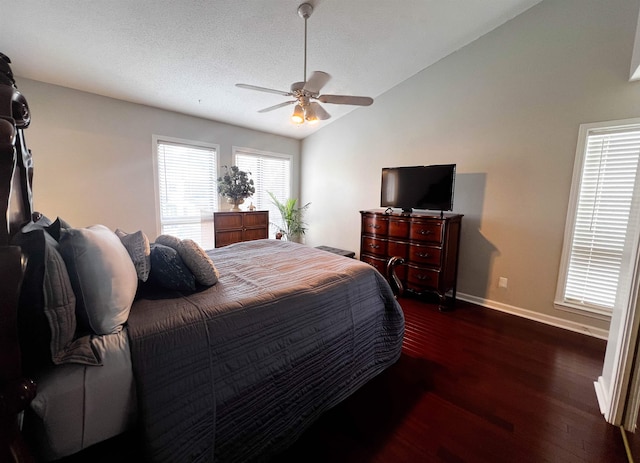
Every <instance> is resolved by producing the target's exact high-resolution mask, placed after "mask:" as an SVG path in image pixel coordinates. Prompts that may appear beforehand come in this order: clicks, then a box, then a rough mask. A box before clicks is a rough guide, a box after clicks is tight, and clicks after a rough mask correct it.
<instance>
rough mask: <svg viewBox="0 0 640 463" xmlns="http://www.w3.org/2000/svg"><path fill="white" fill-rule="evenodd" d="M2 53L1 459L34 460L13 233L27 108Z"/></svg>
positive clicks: (24, 188)
mask: <svg viewBox="0 0 640 463" xmlns="http://www.w3.org/2000/svg"><path fill="white" fill-rule="evenodd" d="M10 62H11V61H10V60H9V58H7V57H6V56H5V55H3V54H2V53H0V210H1V213H0V461H3V462H4V461H8V462H32V461H33V458H32V457H31V455H30V453H29V451H28V449H27V446H26V445H25V444H24V442H23V441H22V437H21V434H20V428H19V421H18V420H19V418H18V417H19V414H20V412H22V411H23V410H24V409H25V408H26V407H27V406H28V405H29V402H31V400H33V397H34V396H35V392H36V386H35V383H33V381H30V380H28V379H26V378H24V377H23V376H22V367H21V355H20V344H19V340H18V322H17V309H18V300H19V297H20V287H21V284H22V278H23V275H24V268H25V264H26V262H25V260H24V257H23V255H22V252H21V250H20V248H19V247H17V246H11V245H10V243H11V237H12V235H13V234H14V233H16V232H18V231H19V229H20V227H21V226H22V225H24V224H25V223H27V222H29V221H30V220H31V215H32V212H33V211H32V199H31V178H30V177H31V173H30V170H31V168H32V166H31V153H30V152H29V150H28V149H27V147H26V145H25V142H24V135H23V133H22V131H23V129H25V128H27V127H28V126H29V122H30V118H29V107H28V105H27V101H26V100H25V98H24V97H23V96H22V95H21V94H20V92H18V90H17V89H16V86H15V81H14V79H13V73H12V72H11V68H10V67H9V63H10Z"/></svg>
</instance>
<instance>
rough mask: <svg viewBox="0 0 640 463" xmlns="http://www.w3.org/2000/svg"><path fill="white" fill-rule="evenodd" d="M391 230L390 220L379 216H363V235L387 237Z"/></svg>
mask: <svg viewBox="0 0 640 463" xmlns="http://www.w3.org/2000/svg"><path fill="white" fill-rule="evenodd" d="M388 230H389V219H388V218H387V217H380V216H377V215H363V216H362V233H366V234H368V235H383V236H386V235H387V231H388Z"/></svg>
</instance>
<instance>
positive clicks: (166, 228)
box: [154, 137, 218, 249]
mask: <svg viewBox="0 0 640 463" xmlns="http://www.w3.org/2000/svg"><path fill="white" fill-rule="evenodd" d="M154 145H155V146H156V165H157V169H156V174H157V194H158V217H159V219H160V224H159V225H160V233H163V234H168V235H174V236H177V237H179V238H182V239H186V238H190V239H192V240H194V241H195V242H196V243H198V244H199V245H200V246H202V247H203V248H204V249H211V248H213V247H214V241H213V240H214V238H213V212H214V211H215V210H216V209H217V206H218V191H217V177H218V175H217V165H218V164H217V154H218V146H216V145H207V144H205V143H197V142H189V141H186V140H176V139H167V138H158V137H154Z"/></svg>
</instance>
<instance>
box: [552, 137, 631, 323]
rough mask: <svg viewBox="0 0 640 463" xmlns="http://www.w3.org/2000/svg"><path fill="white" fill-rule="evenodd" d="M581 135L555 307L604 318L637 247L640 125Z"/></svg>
mask: <svg viewBox="0 0 640 463" xmlns="http://www.w3.org/2000/svg"><path fill="white" fill-rule="evenodd" d="M581 132H584V133H582V134H581V138H582V140H580V143H581V147H580V148H579V149H578V152H577V162H576V167H575V169H579V172H576V173H574V185H573V187H572V188H573V189H574V190H575V191H574V192H572V204H570V214H571V217H572V220H571V221H568V226H570V229H568V230H567V232H566V234H565V249H564V250H563V254H564V255H563V267H564V268H562V269H561V272H560V277H561V279H560V282H559V291H558V295H557V297H556V304H557V305H560V306H568V307H573V308H579V309H583V310H586V311H589V312H593V313H598V314H604V315H608V314H611V311H612V309H613V308H614V306H615V304H616V298H617V297H618V296H619V294H618V293H619V291H626V290H627V288H626V287H625V285H624V284H621V282H625V281H629V280H630V276H631V273H632V271H633V263H632V259H631V253H632V252H633V251H634V249H635V248H636V246H637V243H638V234H639V227H638V220H637V217H635V216H636V215H637V214H634V211H636V209H637V206H638V194H637V188H638V185H637V183H638V182H637V178H638V161H639V159H640V125H629V126H625V127H620V126H616V127H604V128H590V129H588V130H581ZM578 173H579V175H578ZM578 179H579V184H575V183H576V181H577V180H578ZM576 191H577V194H576V193H575V192H576ZM567 238H569V239H567Z"/></svg>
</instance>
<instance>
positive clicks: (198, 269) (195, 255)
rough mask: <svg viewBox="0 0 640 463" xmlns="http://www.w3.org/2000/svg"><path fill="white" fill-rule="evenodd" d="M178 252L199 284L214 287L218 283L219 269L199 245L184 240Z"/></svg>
mask: <svg viewBox="0 0 640 463" xmlns="http://www.w3.org/2000/svg"><path fill="white" fill-rule="evenodd" d="M177 251H178V254H180V257H182V260H183V261H184V263H185V265H186V266H187V267H188V268H189V270H191V273H193V275H194V276H195V277H196V281H197V282H198V283H199V284H201V285H204V286H213V285H215V284H216V283H217V282H218V277H219V274H218V269H216V266H215V265H214V264H213V261H212V260H211V258H210V257H209V256H208V255H207V253H206V252H205V250H204V249H202V248H201V247H200V246H199V245H198V243H196V242H195V241H193V240H190V239H184V240H182V241H180V244H179V245H178V249H177Z"/></svg>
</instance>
